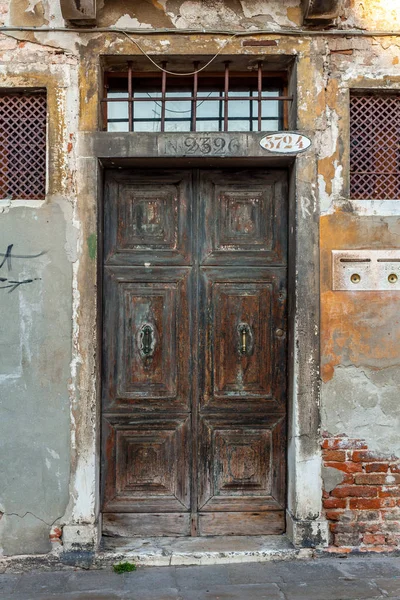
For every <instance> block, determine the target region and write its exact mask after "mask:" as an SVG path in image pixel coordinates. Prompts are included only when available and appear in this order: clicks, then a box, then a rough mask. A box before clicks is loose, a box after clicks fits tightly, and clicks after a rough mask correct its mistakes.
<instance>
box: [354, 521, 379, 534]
mask: <svg viewBox="0 0 400 600" xmlns="http://www.w3.org/2000/svg"><path fill="white" fill-rule="evenodd" d="M357 530H358V531H359V532H360V533H378V532H379V533H381V531H382V524H381V523H357Z"/></svg>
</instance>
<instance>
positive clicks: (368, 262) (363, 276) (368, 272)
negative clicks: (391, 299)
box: [332, 250, 400, 292]
mask: <svg viewBox="0 0 400 600" xmlns="http://www.w3.org/2000/svg"><path fill="white" fill-rule="evenodd" d="M332 289H333V290H346V291H351V292H357V291H363V292H368V291H371V292H372V291H375V290H381V291H391V292H393V291H400V250H332Z"/></svg>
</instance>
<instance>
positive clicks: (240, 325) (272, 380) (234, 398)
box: [200, 268, 286, 412]
mask: <svg viewBox="0 0 400 600" xmlns="http://www.w3.org/2000/svg"><path fill="white" fill-rule="evenodd" d="M285 286H286V271H285V269H272V268H270V269H261V268H255V269H250V268H248V269H246V270H245V271H240V270H238V269H232V268H224V269H220V268H214V269H211V268H202V293H201V296H202V299H203V304H202V309H201V317H200V318H201V321H200V323H201V326H200V329H201V331H202V334H203V336H204V337H203V341H202V343H201V345H200V348H201V354H200V368H201V378H200V382H201V383H200V388H201V390H203V393H201V392H200V393H201V406H202V409H204V410H213V409H217V410H220V409H223V408H225V409H227V408H229V409H233V410H235V411H238V412H241V411H244V412H246V411H250V410H251V411H254V410H256V411H260V410H262V411H264V412H265V411H267V412H268V411H278V412H279V411H285V400H286V394H285V392H286V390H285V371H286V362H285V361H286V331H285V328H286V322H285V318H286V293H285ZM243 335H244V336H245V340H243ZM243 342H244V344H243ZM276 365H278V368H277V366H276Z"/></svg>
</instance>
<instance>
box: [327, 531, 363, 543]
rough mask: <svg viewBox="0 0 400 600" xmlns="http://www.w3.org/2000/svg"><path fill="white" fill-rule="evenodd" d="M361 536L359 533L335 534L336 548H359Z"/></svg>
mask: <svg viewBox="0 0 400 600" xmlns="http://www.w3.org/2000/svg"><path fill="white" fill-rule="evenodd" d="M360 539H361V535H360V534H359V533H358V531H353V532H352V533H335V536H334V544H335V546H358V545H359V543H360Z"/></svg>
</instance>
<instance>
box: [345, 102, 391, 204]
mask: <svg viewBox="0 0 400 600" xmlns="http://www.w3.org/2000/svg"><path fill="white" fill-rule="evenodd" d="M350 197H351V198H353V199H376V200H385V199H394V198H400V95H394V94H381V95H377V94H372V93H368V94H362V95H358V94H357V95H354V96H352V97H351V100H350Z"/></svg>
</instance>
